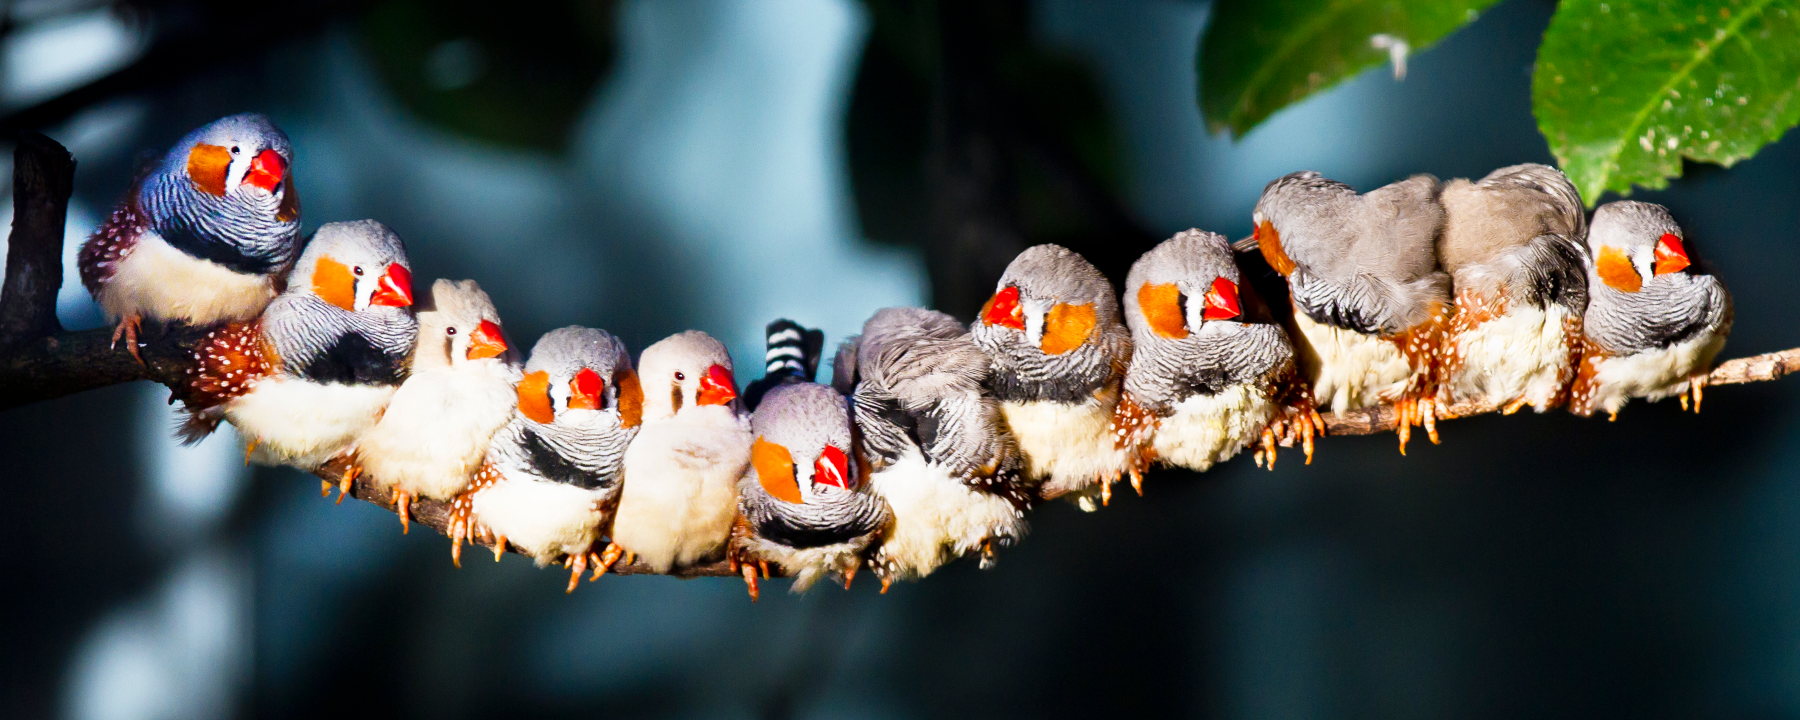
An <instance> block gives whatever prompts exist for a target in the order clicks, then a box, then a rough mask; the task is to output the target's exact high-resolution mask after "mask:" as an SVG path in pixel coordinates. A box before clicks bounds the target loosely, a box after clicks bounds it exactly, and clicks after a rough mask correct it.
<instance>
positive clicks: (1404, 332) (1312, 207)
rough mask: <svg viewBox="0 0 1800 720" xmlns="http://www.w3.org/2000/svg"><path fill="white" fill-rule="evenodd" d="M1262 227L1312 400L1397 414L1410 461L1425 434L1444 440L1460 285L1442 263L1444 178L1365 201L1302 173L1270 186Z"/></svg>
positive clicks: (1259, 209)
mask: <svg viewBox="0 0 1800 720" xmlns="http://www.w3.org/2000/svg"><path fill="white" fill-rule="evenodd" d="M1252 219H1253V221H1254V222H1255V224H1256V234H1255V236H1254V238H1255V241H1256V244H1257V246H1258V247H1259V248H1261V249H1262V254H1263V258H1264V259H1266V260H1268V262H1269V265H1270V267H1273V268H1274V269H1275V271H1276V272H1279V273H1281V274H1282V275H1284V276H1286V277H1287V282H1288V291H1289V296H1290V297H1291V298H1292V299H1293V304H1294V324H1295V326H1296V329H1297V330H1298V331H1299V332H1298V335H1297V336H1296V337H1295V338H1294V342H1295V345H1296V346H1297V347H1296V349H1297V350H1299V352H1300V365H1301V372H1303V373H1304V374H1305V375H1306V377H1307V378H1308V380H1309V381H1310V382H1311V383H1312V386H1313V387H1312V391H1313V397H1314V398H1316V399H1317V400H1318V401H1319V403H1320V404H1321V405H1324V406H1329V407H1330V408H1331V409H1332V410H1333V411H1334V412H1343V411H1345V410H1354V409H1357V408H1362V407H1367V406H1370V405H1375V404H1378V403H1387V404H1391V405H1393V406H1394V409H1395V412H1396V413H1397V414H1398V415H1399V418H1400V423H1399V428H1398V430H1399V435H1400V452H1401V453H1403V454H1404V453H1405V452H1406V441H1407V440H1408V439H1409V438H1411V437H1412V427H1413V426H1415V425H1420V424H1423V425H1424V426H1425V430H1426V432H1427V433H1428V434H1429V435H1430V436H1431V440H1432V442H1437V424H1436V415H1435V414H1434V412H1435V408H1434V402H1433V400H1434V397H1435V395H1436V377H1437V375H1436V369H1437V365H1438V362H1439V359H1440V355H1441V352H1442V347H1441V345H1442V340H1443V328H1444V326H1445V324H1446V322H1447V320H1448V317H1449V313H1450V310H1451V307H1450V277H1449V275H1447V274H1445V273H1444V272H1443V271H1442V270H1440V269H1439V268H1438V264H1437V249H1436V245H1437V238H1438V234H1439V233H1440V232H1441V231H1442V230H1443V227H1444V209H1443V207H1442V206H1441V205H1439V204H1438V199H1437V179H1436V178H1433V177H1431V176H1429V175H1417V176H1414V177H1412V178H1409V179H1407V180H1403V181H1401V182H1397V183H1394V184H1392V185H1388V186H1386V187H1382V188H1379V189H1376V190H1374V191H1371V192H1369V193H1367V194H1363V195H1358V194H1357V193H1356V191H1355V190H1353V189H1351V188H1350V186H1349V185H1345V184H1343V183H1341V182H1337V181H1335V180H1327V179H1325V178H1324V177H1321V176H1320V175H1319V174H1318V173H1316V172H1312V171H1306V172H1297V173H1293V174H1290V175H1286V176H1283V177H1281V178H1279V179H1277V180H1275V181H1274V182H1271V183H1269V185H1268V187H1266V188H1263V194H1262V198H1261V199H1260V200H1258V201H1257V203H1256V211H1255V214H1254V215H1253V216H1252Z"/></svg>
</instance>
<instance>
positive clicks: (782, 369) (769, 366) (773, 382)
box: [744, 318, 825, 409]
mask: <svg viewBox="0 0 1800 720" xmlns="http://www.w3.org/2000/svg"><path fill="white" fill-rule="evenodd" d="M764 332H765V337H766V338H768V340H767V344H768V350H767V351H766V352H765V353H764V354H763V360H764V363H763V367H764V372H763V376H762V378H761V379H759V380H757V381H755V382H752V383H750V384H749V386H747V387H745V388H744V401H745V403H746V404H747V405H748V406H749V407H750V408H752V409H754V408H755V407H756V404H757V403H759V402H761V401H762V396H763V393H766V392H768V391H769V390H770V389H772V388H774V387H775V386H777V385H780V384H782V383H784V382H812V379H813V377H814V376H816V375H817V374H818V372H819V356H820V354H821V353H822V352H823V351H824V349H825V333H824V332H823V331H820V330H813V329H809V328H807V327H805V326H803V325H801V324H800V323H797V322H794V321H792V320H787V319H785V318H784V319H781V320H776V321H775V322H772V323H769V325H768V327H767V328H765V330H764Z"/></svg>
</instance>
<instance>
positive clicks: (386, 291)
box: [369, 263, 412, 307]
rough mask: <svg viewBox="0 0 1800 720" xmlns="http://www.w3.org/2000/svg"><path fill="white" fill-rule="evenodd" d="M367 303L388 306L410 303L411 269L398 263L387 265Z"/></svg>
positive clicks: (405, 305)
mask: <svg viewBox="0 0 1800 720" xmlns="http://www.w3.org/2000/svg"><path fill="white" fill-rule="evenodd" d="M369 304H370V305H386V306H388V307H407V306H409V305H412V271H410V270H407V269H406V266H404V265H401V264H400V263H393V264H391V265H388V267H387V272H384V273H382V274H381V280H379V281H377V282H376V285H375V292H374V294H371V295H370V296H369Z"/></svg>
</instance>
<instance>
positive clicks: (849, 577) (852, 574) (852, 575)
mask: <svg viewBox="0 0 1800 720" xmlns="http://www.w3.org/2000/svg"><path fill="white" fill-rule="evenodd" d="M857 567H858V566H856V565H851V566H850V567H847V568H845V569H844V589H845V590H849V589H850V583H852V582H855V581H856V568H857Z"/></svg>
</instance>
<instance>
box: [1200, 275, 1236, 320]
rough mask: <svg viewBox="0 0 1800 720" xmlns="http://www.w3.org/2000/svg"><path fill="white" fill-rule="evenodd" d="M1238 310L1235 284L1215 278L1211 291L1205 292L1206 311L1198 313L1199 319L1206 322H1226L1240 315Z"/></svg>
mask: <svg viewBox="0 0 1800 720" xmlns="http://www.w3.org/2000/svg"><path fill="white" fill-rule="evenodd" d="M1242 314H1243V311H1242V310H1240V309H1238V289H1237V284H1236V283H1233V282H1232V281H1230V280H1226V279H1225V278H1215V279H1214V280H1213V284H1212V289H1211V290H1208V291H1207V292H1206V309H1205V310H1202V311H1200V317H1202V318H1205V319H1207V320H1228V319H1230V318H1234V317H1237V316H1239V315H1242Z"/></svg>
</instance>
